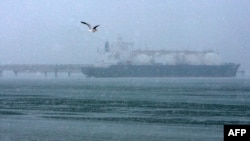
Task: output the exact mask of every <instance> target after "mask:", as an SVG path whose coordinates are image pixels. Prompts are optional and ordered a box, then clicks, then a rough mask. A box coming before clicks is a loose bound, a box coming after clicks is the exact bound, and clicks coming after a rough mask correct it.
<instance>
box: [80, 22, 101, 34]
mask: <svg viewBox="0 0 250 141" xmlns="http://www.w3.org/2000/svg"><path fill="white" fill-rule="evenodd" d="M81 23H82V24H86V25H87V26H88V27H89V31H90V32H96V31H97V29H96V28H97V27H98V26H99V25H96V26H94V27H93V28H92V26H91V25H90V24H88V23H86V22H82V21H81Z"/></svg>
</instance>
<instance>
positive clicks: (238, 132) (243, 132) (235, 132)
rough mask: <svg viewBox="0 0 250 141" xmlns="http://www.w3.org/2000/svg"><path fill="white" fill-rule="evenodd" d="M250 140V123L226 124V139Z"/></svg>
mask: <svg viewBox="0 0 250 141" xmlns="http://www.w3.org/2000/svg"><path fill="white" fill-rule="evenodd" d="M229 140H230V141H250V125H224V141H229Z"/></svg>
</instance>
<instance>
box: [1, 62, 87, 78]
mask: <svg viewBox="0 0 250 141" xmlns="http://www.w3.org/2000/svg"><path fill="white" fill-rule="evenodd" d="M87 66H88V65H83V64H5V65H0V76H2V75H3V71H13V73H14V74H15V76H17V75H18V73H37V72H39V73H43V74H44V76H45V77H46V76H47V74H48V73H54V76H55V77H57V74H58V73H59V72H60V73H68V76H69V77H70V76H71V73H82V69H84V68H85V67H87Z"/></svg>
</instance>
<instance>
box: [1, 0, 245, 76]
mask: <svg viewBox="0 0 250 141" xmlns="http://www.w3.org/2000/svg"><path fill="white" fill-rule="evenodd" d="M249 5H250V1H249V0H74V1H72V0H41V1H40V0H39V1H36V0H1V3H0V64H39V63H43V64H54V63H58V64H68V63H72V64H79V63H81V64H89V63H95V62H96V61H97V58H98V54H97V50H98V48H100V47H103V45H104V42H105V41H107V40H109V41H115V40H116V39H117V37H118V36H119V35H121V36H122V37H123V39H124V40H128V41H132V42H134V43H135V46H134V48H141V49H144V48H145V47H146V48H147V49H166V50H198V51H206V50H214V51H216V52H219V53H220V55H221V56H222V59H223V60H224V61H226V62H234V63H240V64H241V67H240V69H244V70H246V71H247V74H250V73H249V72H250V63H249V60H250V55H249V54H250V8H249ZM80 21H86V22H89V23H91V24H93V25H95V24H100V27H98V29H99V31H98V32H96V33H90V32H88V31H87V27H86V26H84V25H82V24H81V23H80Z"/></svg>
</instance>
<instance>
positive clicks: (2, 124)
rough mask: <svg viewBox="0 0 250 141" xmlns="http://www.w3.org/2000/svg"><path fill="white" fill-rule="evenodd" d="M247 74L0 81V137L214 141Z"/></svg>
mask: <svg viewBox="0 0 250 141" xmlns="http://www.w3.org/2000/svg"><path fill="white" fill-rule="evenodd" d="M224 124H250V79H243V78H164V79H163V78H114V79H108V78H103V79H98V78H86V79H37V80H35V79H0V140H1V141H15V140H18V141H151V140H152V141H157V140H159V141H163V140H168V141H197V140H199V141H203V140H204V141H210V140H213V141H221V140H223V125H224Z"/></svg>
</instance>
